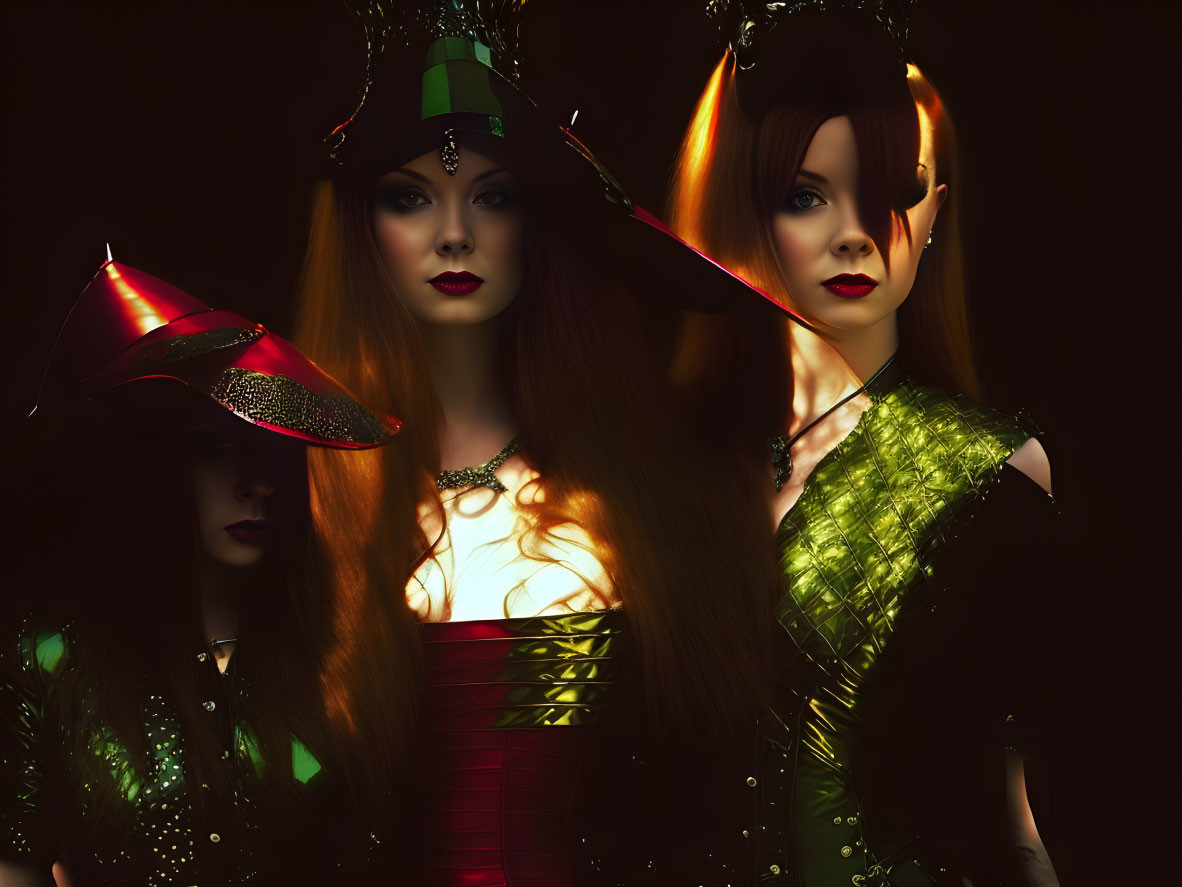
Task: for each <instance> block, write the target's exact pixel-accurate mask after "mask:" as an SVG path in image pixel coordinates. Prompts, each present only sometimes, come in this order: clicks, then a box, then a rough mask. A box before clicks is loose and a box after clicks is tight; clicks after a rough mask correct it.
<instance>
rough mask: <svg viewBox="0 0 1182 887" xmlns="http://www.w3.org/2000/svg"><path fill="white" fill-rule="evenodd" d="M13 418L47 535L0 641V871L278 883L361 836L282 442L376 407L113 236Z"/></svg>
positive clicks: (336, 437) (353, 858) (298, 477)
mask: <svg viewBox="0 0 1182 887" xmlns="http://www.w3.org/2000/svg"><path fill="white" fill-rule="evenodd" d="M178 383H179V384H178ZM35 417H36V421H35V422H30V426H34V425H35V429H34V430H35V432H36V433H39V434H40V435H41V437H42V438H43V439H44V440H45V446H46V448H47V449H48V450H49V452H48V453H47V455H46V460H45V464H49V465H53V466H54V470H55V472H56V475H57V476H55V477H52V478H46V479H45V483H44V484H43V485H42V488H41V490H42V492H43V493H44V497H43V499H44V503H43V504H45V505H46V506H47V507H48V508H51V509H52V513H51V514H47V516H46V519H45V520H33V519H32V516H31V514H30V513H29V512H28V511H26V513H25V515H24V517H25V519H26V522H27V523H29V524H30V525H32V526H36V527H38V529H39V530H40V531H42V532H44V533H45V534H46V535H45V538H44V539H42V540H38V542H37V544H38V546H39V547H46V548H48V546H50V545H51V544H52V545H56V546H57V547H58V549H59V550H61V551H62V552H63V553H64V554H63V556H62V557H61V558H60V559H57V560H56V562H52V561H51V562H47V563H45V564H44V566H43V570H42V575H41V578H42V581H43V584H42V587H41V588H39V589H38V590H37V591H38V594H37V596H36V598H35V603H32V602H31V596H30V599H27V602H26V603H25V606H29V607H32V608H33V609H32V610H30V612H29V613H28V614H27V615H25V616H23V617H22V618H21V619H20V620H19V624H17V625H16V626H13V627H12V629H11V630H9V631H7V632H6V634H5V638H4V641H3V648H2V649H0V668H2V671H0V883H3V884H6V885H7V884H44V883H45V882H46V879H47V878H48V877H49V874H50V871H51V869H52V871H53V875H54V878H55V879H56V880H57V882H58V883H59V884H118V885H123V884H126V885H136V887H142V885H146V884H195V883H200V884H203V885H217V884H242V883H291V882H292V880H291V878H292V877H294V876H295V875H293V873H298V874H299V876H301V877H308V878H311V879H313V880H316V879H321V880H324V879H330V878H333V877H336V876H338V875H339V873H340V871H341V870H340V869H339V868H338V864H340V865H352V864H354V863H357V862H362V861H364V858H365V855H366V854H367V853H369V852H370V849H371V848H369V846H368V840H369V839H368V835H369V833H370V824H371V823H369V822H367V821H366V818H365V817H364V816H358V815H355V814H354V813H353V812H352V808H353V805H352V803H351V799H350V797H349V793H348V792H347V791H346V788H347V784H348V783H349V782H350V781H351V780H352V781H357V780H360V779H363V778H364V776H365V762H364V761H358V760H352V761H350V760H349V759H348V756H347V755H346V754H344V753H342V752H341V750H342V749H343V748H346V746H344V745H343V744H342V738H341V737H340V736H339V735H337V734H335V733H334V731H333V730H332V729H331V725H330V723H329V720H328V718H327V716H326V715H325V712H324V709H323V704H322V701H321V694H320V692H319V689H320V680H319V678H320V675H319V666H320V661H321V659H322V651H323V645H322V642H321V640H320V637H319V635H318V631H319V630H320V629H321V628H322V627H323V626H325V625H330V624H331V609H330V604H329V601H328V598H327V596H326V595H325V594H324V593H323V591H322V589H323V586H322V585H321V584H320V583H318V582H317V581H316V580H315V579H314V578H310V577H309V576H308V575H307V574H306V572H305V569H306V566H307V564H308V563H309V561H308V560H307V558H306V555H307V551H308V535H309V521H308V501H307V493H306V489H307V487H306V465H305V451H306V449H307V447H308V445H309V444H311V445H319V446H325V447H332V448H337V449H344V450H354V449H365V448H369V447H374V446H378V445H379V444H382V443H384V442H386V441H387V440H388V439H389V438H390V437H391V436H392V435H393V433H394V432H395V431H396V430H397V429H398V424H399V423H398V422H397V420H394V419H392V418H390V417H381V416H378V415H376V414H374V413H372V412H370V411H369V410H368V409H367V408H365V407H363V406H361V404H359V403H357V402H356V401H354V400H353V399H352V398H351V397H350V396H349V395H348V394H347V393H346V392H345V391H344V390H343V389H341V388H340V387H339V386H338V385H337V384H336V383H335V382H333V380H332V379H330V378H329V377H328V376H326V375H325V374H324V373H323V372H321V371H320V370H319V369H317V368H316V366H315V365H314V364H312V363H311V362H310V361H308V360H307V359H306V358H304V357H303V355H301V354H300V353H299V352H298V351H297V350H296V349H295V348H293V347H292V346H291V345H289V344H287V343H286V342H284V341H283V340H282V339H279V338H278V337H276V336H274V335H272V334H270V333H269V332H268V331H267V330H265V329H264V328H263V327H261V326H259V325H257V324H252V323H249V322H248V321H246V320H244V319H243V318H241V317H239V316H238V315H235V314H232V313H230V312H228V311H215V310H211V309H210V308H208V307H207V306H206V305H203V304H202V303H200V302H198V301H197V300H196V299H194V298H192V297H191V296H189V295H187V294H186V293H183V292H181V291H180V290H178V289H176V288H174V287H172V286H170V285H169V284H167V283H165V282H163V281H161V280H158V279H156V278H155V277H152V276H150V275H148V274H145V273H143V272H141V271H138V270H136V269H135V268H131V267H129V266H127V265H124V264H121V263H117V262H113V261H108V262H106V263H105V264H104V265H103V267H102V268H101V269H100V270H99V272H98V274H97V275H96V276H95V278H94V280H93V281H92V282H91V283H90V285H89V286H88V287H87V288H86V290H85V291H84V292H83V294H82V295H81V297H80V298H79V299H78V301H77V303H76V304H75V307H74V309H73V311H72V312H71V314H70V316H69V319H68V320H67V322H66V324H65V326H64V327H63V329H62V332H61V334H60V335H59V337H58V341H57V345H56V346H55V349H54V353H53V357H52V358H51V361H50V365H49V369H48V371H47V373H46V377H45V382H44V384H43V386H42V391H41V395H40V397H39V398H38V408H37V410H36V413H35ZM55 490H56V493H55V492H54V491H55ZM31 504H33V503H31ZM51 533H53V534H54V535H52V536H51V535H50V534H51ZM293 848H298V849H295V850H293Z"/></svg>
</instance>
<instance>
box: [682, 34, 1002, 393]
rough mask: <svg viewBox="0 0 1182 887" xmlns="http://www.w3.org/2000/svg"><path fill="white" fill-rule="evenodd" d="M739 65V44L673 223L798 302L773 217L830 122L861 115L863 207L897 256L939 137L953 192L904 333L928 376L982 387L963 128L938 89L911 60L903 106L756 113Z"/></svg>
mask: <svg viewBox="0 0 1182 887" xmlns="http://www.w3.org/2000/svg"><path fill="white" fill-rule="evenodd" d="M736 67H737V66H736V57H735V54H734V53H733V52H732V51H730V50H727V52H726V53H725V54H724V55H723V58H722V59H721V60H720V61H719V63H718V65H717V66H716V67H715V69H714V72H713V74H712V75H711V77H710V80H709V82H708V83H707V85H706V88H705V90H704V91H703V92H702V95H701V96H700V97H699V99H698V103H697V106H696V107H695V109H694V116H693V118H692V119H691V123H690V126H689V128H688V129H687V131H686V135H685V137H684V138H683V140H682V144H681V147H680V150H679V151H678V154H677V159H676V162H675V165H674V168H673V171H672V176H671V187H670V193H669V201H668V215H669V220H670V226H671V227H672V228H673V230H674V231H676V232H677V234H678V235H679V236H680V237H681V238H682V239H684V240H685V241H687V242H688V243H690V244H691V245H693V246H695V247H696V248H698V249H700V250H702V252H704V253H706V254H707V255H709V256H712V257H713V258H714V259H716V260H717V261H719V262H720V263H721V264H723V265H725V266H726V267H728V268H730V269H731V270H733V271H734V272H735V273H736V274H738V275H739V276H741V277H743V278H744V279H746V280H747V281H749V282H750V283H752V284H754V285H755V286H757V287H759V288H760V289H762V290H764V291H765V292H767V293H769V294H770V295H772V296H773V297H774V298H776V299H778V300H780V301H782V302H784V303H785V304H786V305H789V306H791V305H792V297H791V294H790V293H789V292H788V288H787V284H786V282H785V280H784V276H783V273H782V272H781V269H780V265H779V258H778V255H777V251H776V248H775V239H774V234H773V220H774V216H775V212H776V209H777V208H778V207H779V206H780V205H781V204H782V202H783V200H784V198H785V197H786V196H787V195H788V193H789V190H790V189H791V187H792V184H793V182H794V181H795V179H796V176H797V174H798V173H799V171H800V166H801V163H802V162H803V160H804V156H805V153H806V152H807V151H808V147H809V144H810V143H811V142H812V140H813V136H814V135H816V132H817V130H818V129H819V128H820V126H821V124H822V123H824V122H825V121H826V120H828V119H831V118H833V117H837V116H842V115H846V116H849V118H850V121H851V123H852V125H853V129H854V137H855V140H856V144H857V147H858V164H859V182H858V202H859V214H860V216H861V218H862V222H863V224H864V225H865V226H866V229H867V233H868V234H869V235H870V236H871V237H872V238H873V240H874V242H875V245H876V246H877V247H878V249H879V251H880V252H881V253H882V255H883V257H884V261H886V262H888V263H889V257H890V243H891V238H892V237H894V236H904V237H908V238H910V237H911V232H910V230H909V228H908V224H907V216H906V212H905V208H906V206H907V205H909V204H910V203H912V202H914V196H915V189H916V169H917V166H916V164H917V162H918V158H919V156H920V147H921V139H922V138H931V140H932V144H933V148H934V157H935V162H936V173H935V176H936V178H935V180H934V181H933V182H932V187H935V186H937V185H942V184H943V185H947V186H948V196H947V198H946V200H945V202H944V206H943V208H942V209H941V211H940V213H939V214H938V216H937V218H936V223H935V226H934V227H933V230H932V245H931V247H930V248H929V249H927V250H926V251H925V253H924V256H923V259H922V261H921V262H920V263H919V269H918V271H917V273H916V277H915V283H914V285H913V287H912V290H911V294H910V297H909V298H908V299H907V301H906V302H905V303H904V304H903V305H902V306H901V307H900V308H899V311H898V325H899V339H900V344H901V345H902V347H903V348H904V354H905V356H906V361H907V365H908V367H909V369H910V370H911V372H912V373H913V374H914V375H915V376H916V377H917V378H919V379H922V380H923V381H925V382H929V383H931V384H935V385H939V386H941V387H944V388H947V389H949V390H952V391H958V392H963V393H966V394H969V395H971V396H973V397H979V396H980V386H979V383H978V380H977V373H976V368H975V365H974V362H973V357H972V343H971V339H970V337H969V325H968V312H967V306H966V300H965V287H964V269H963V259H962V253H961V242H960V224H959V220H958V216H957V195H958V192H959V189H958V188H957V183H956V178H957V172H958V168H957V159H956V133H955V130H954V128H953V125H952V120H951V118H950V117H949V116H948V113H947V111H946V110H945V107H944V103H943V101H942V99H941V98H940V95H939V93H938V92H937V91H936V89H935V87H934V86H932V84H931V82H930V81H929V80H928V79H927V78H926V77H925V76H924V75H923V73H922V72H921V71H920V70H919V68H918V67H916V66H915V65H909V66H908V68H907V75H906V76H907V87H908V92H909V94H910V96H911V101H910V102H906V103H904V104H902V105H900V104H894V105H884V104H882V103H880V102H871V103H867V104H865V105H861V104H859V103H857V102H856V100H850V99H847V100H846V101H845V102H844V103H843V104H834V103H833V102H831V101H818V102H809V101H803V100H789V101H787V102H786V103H782V104H774V103H773V104H772V106H771V107H769V108H767V110H765V111H763V112H762V113H761V114H760V116H759V118H758V119H752V117H751V116H750V115H749V114H747V113H746V112H745V111H744V109H743V107H742V106H741V105H740V100H739V84H738V78H739V77H742V76H744V72H742V71H740V72H738V73H736ZM818 76H824V75H823V74H819V75H818ZM888 267H889V264H888Z"/></svg>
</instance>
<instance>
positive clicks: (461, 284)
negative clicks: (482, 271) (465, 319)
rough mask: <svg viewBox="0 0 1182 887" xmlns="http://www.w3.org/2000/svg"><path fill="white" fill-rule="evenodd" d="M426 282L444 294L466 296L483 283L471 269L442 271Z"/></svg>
mask: <svg viewBox="0 0 1182 887" xmlns="http://www.w3.org/2000/svg"><path fill="white" fill-rule="evenodd" d="M427 282H428V283H429V284H431V286H433V287H435V289H437V290H439V292H441V293H443V294H444V295H445V296H466V295H468V293H474V292H476V290H478V289H480V285H481V284H482V283H484V281H483V280H482V279H481V278H479V277H477V276H476V275H475V274H473V273H472V272H471V271H444V272H443V273H442V274H440V275H439V276H437V277H432V278H431V279H430V280H428V281H427Z"/></svg>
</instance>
